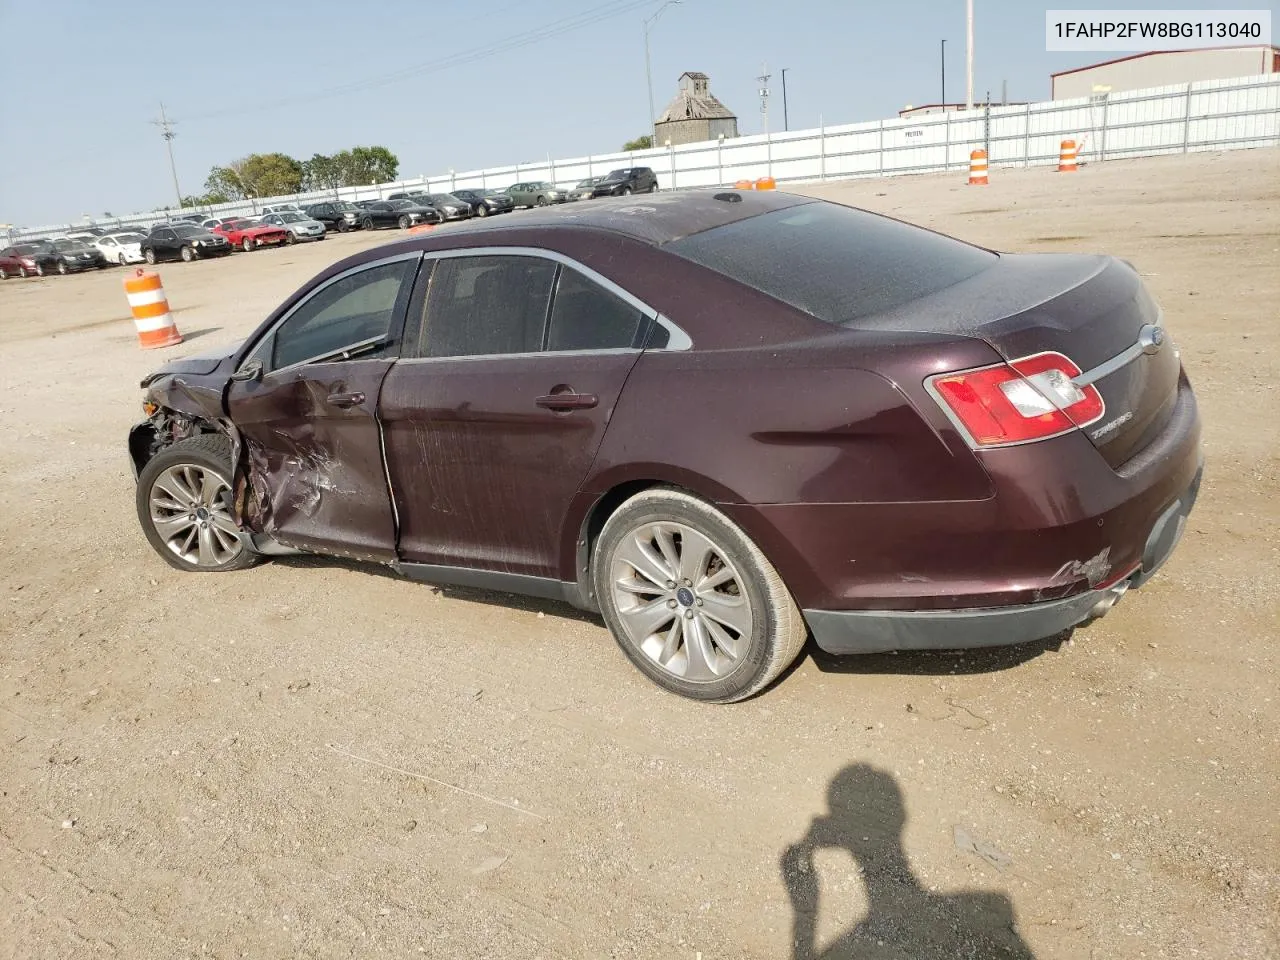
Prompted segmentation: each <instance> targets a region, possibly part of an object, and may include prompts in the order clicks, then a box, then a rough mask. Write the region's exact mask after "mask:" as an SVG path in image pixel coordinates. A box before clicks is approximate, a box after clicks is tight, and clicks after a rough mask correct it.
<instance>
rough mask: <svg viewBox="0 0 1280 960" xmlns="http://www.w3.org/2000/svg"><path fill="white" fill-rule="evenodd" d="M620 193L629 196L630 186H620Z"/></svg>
mask: <svg viewBox="0 0 1280 960" xmlns="http://www.w3.org/2000/svg"><path fill="white" fill-rule="evenodd" d="M622 195H623V196H624V197H629V196H631V188H630V187H629V186H628V187H623V188H622Z"/></svg>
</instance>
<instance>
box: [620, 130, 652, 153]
mask: <svg viewBox="0 0 1280 960" xmlns="http://www.w3.org/2000/svg"><path fill="white" fill-rule="evenodd" d="M652 146H653V137H651V136H650V135H649V134H647V133H646V134H644V136H640V137H636V138H635V139H634V140H628V141H627V142H626V143H624V144H623V145H622V149H623V150H648V149H649V148H650V147H652Z"/></svg>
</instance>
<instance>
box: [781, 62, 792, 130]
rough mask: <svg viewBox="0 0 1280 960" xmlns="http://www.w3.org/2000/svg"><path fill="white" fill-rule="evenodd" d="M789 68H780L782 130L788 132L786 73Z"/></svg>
mask: <svg viewBox="0 0 1280 960" xmlns="http://www.w3.org/2000/svg"><path fill="white" fill-rule="evenodd" d="M790 69H791V68H790V67H783V68H782V129H783V130H790V129H791V123H790V121H789V120H788V119H787V71H788V70H790Z"/></svg>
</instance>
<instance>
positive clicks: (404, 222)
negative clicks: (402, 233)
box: [396, 216, 413, 230]
mask: <svg viewBox="0 0 1280 960" xmlns="http://www.w3.org/2000/svg"><path fill="white" fill-rule="evenodd" d="M396 223H397V224H398V225H399V226H400V229H401V230H408V229H409V226H410V224H412V223H413V221H412V220H410V219H409V218H408V217H407V216H406V217H401V218H400V219H399V220H397V221H396Z"/></svg>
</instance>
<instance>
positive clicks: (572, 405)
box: [533, 392, 600, 410]
mask: <svg viewBox="0 0 1280 960" xmlns="http://www.w3.org/2000/svg"><path fill="white" fill-rule="evenodd" d="M533 402H534V403H536V404H537V405H538V406H540V407H545V408H546V409H548V410H589V409H591V408H592V407H594V406H595V405H596V404H598V403H599V402H600V398H599V397H597V396H596V395H595V394H594V393H574V392H568V393H550V394H547V395H546V396H545V397H539V398H538V399H537V400H535V401H533Z"/></svg>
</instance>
